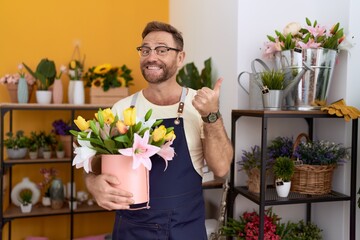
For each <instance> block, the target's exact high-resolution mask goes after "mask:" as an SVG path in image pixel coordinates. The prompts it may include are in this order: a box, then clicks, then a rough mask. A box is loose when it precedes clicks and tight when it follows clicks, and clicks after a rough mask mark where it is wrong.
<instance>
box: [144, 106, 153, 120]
mask: <svg viewBox="0 0 360 240" xmlns="http://www.w3.org/2000/svg"><path fill="white" fill-rule="evenodd" d="M151 114H152V109H151V108H150V109H149V110H148V111H147V112H146V114H145V122H147V121H148V120H149V119H150V117H151Z"/></svg>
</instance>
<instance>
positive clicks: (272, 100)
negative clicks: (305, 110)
mask: <svg viewBox="0 0 360 240" xmlns="http://www.w3.org/2000/svg"><path fill="white" fill-rule="evenodd" d="M256 62H259V63H261V65H262V66H263V67H264V69H265V70H266V71H270V68H269V67H268V66H267V65H266V64H265V63H264V62H263V61H262V60H260V59H255V60H254V61H253V62H252V64H251V69H252V72H253V74H254V78H253V81H254V82H255V84H256V85H257V86H258V87H259V89H260V90H261V92H262V100H263V105H264V108H266V109H274V110H279V109H281V107H282V104H283V102H284V99H286V108H291V107H292V104H293V103H294V102H295V101H294V96H293V95H292V94H290V95H289V93H290V92H291V91H292V90H293V89H294V88H295V87H296V86H297V85H298V83H299V82H300V80H301V78H302V77H303V75H304V74H305V73H306V72H307V71H308V70H311V71H314V70H313V68H312V67H311V66H309V65H308V64H307V63H305V62H303V65H302V69H301V71H300V72H299V73H298V74H297V75H296V76H295V77H293V72H292V70H291V69H286V70H284V86H285V88H284V89H282V90H269V89H268V88H267V86H264V85H263V84H262V79H261V72H258V71H257V70H256V68H255V63H256ZM288 95H289V96H288Z"/></svg>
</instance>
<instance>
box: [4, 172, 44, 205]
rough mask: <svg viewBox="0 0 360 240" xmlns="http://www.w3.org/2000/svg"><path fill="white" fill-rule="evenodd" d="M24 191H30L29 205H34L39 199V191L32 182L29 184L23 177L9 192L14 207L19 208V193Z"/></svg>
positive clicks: (27, 179)
mask: <svg viewBox="0 0 360 240" xmlns="http://www.w3.org/2000/svg"><path fill="white" fill-rule="evenodd" d="M24 189H30V190H31V191H32V198H31V203H32V204H36V203H37V202H38V201H39V198H40V190H39V188H38V187H37V186H36V184H35V183H34V182H31V181H30V180H29V178H27V177H24V178H23V179H22V181H21V182H20V183H18V184H16V185H15V187H14V188H13V189H12V191H11V201H12V203H13V204H14V205H16V206H20V205H21V203H20V201H19V195H20V192H21V191H22V190H24Z"/></svg>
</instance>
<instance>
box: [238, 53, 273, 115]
mask: <svg viewBox="0 0 360 240" xmlns="http://www.w3.org/2000/svg"><path fill="white" fill-rule="evenodd" d="M258 60H260V59H255V60H254V62H258V63H259V64H261V65H262V67H263V68H264V69H265V70H267V71H270V68H269V67H268V66H267V65H266V64H265V63H264V62H263V61H261V60H260V61H258ZM255 75H256V74H254V73H253V72H248V71H243V72H241V73H240V74H239V75H238V79H237V80H238V83H239V86H240V87H241V88H242V89H243V90H244V91H245V93H246V94H247V95H248V96H249V109H263V108H264V106H263V100H262V92H261V88H262V85H261V82H260V83H258V82H256V80H255ZM246 80H248V81H247V82H246Z"/></svg>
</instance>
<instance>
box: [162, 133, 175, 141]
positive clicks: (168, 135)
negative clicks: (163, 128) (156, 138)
mask: <svg viewBox="0 0 360 240" xmlns="http://www.w3.org/2000/svg"><path fill="white" fill-rule="evenodd" d="M175 138H176V135H175V133H174V131H171V132H169V133H168V134H166V135H165V137H164V139H165V141H171V140H174V139H175Z"/></svg>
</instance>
